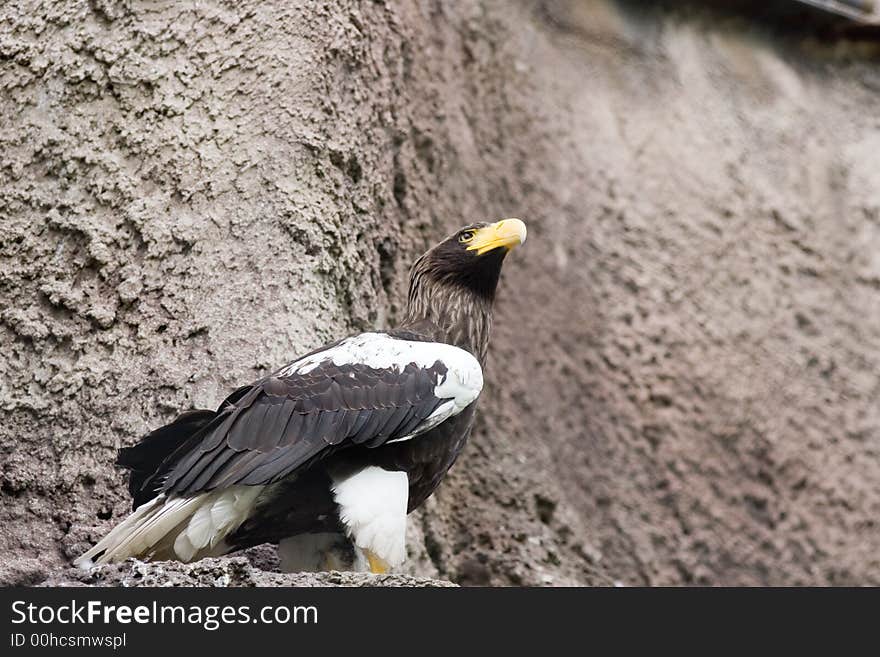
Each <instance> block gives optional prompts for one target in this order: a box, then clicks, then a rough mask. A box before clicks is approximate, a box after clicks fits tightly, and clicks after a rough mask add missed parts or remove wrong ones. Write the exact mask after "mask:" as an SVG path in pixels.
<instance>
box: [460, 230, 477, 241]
mask: <svg viewBox="0 0 880 657" xmlns="http://www.w3.org/2000/svg"><path fill="white" fill-rule="evenodd" d="M474 234H475V233H474V231H472V230H465V231H462V233H461V235H459V236H458V241H459V242H461V243H462V244H466V243H467V242H470V241H471V240H472V239H474Z"/></svg>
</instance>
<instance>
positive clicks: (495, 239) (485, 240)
mask: <svg viewBox="0 0 880 657" xmlns="http://www.w3.org/2000/svg"><path fill="white" fill-rule="evenodd" d="M525 241H526V225H525V224H524V223H523V222H521V221H520V220H519V219H502V220H501V221H499V222H497V223H494V224H492V225H491V226H486V227H485V228H480V229H479V230H477V231H476V232H475V234H474V238H473V239H472V240H471V243H470V244H469V245H468V248H467V250H468V251H476V252H477V255H483V254H484V253H486V252H487V251H491V250H492V249H497V248H502V247H503V248H505V249H507V250H508V251H510V249H512V248H513V247H515V246H517V245H518V244H522V243H523V242H525Z"/></svg>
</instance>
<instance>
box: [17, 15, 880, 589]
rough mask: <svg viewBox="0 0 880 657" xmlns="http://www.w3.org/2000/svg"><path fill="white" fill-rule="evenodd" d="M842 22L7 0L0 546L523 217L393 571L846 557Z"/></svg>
mask: <svg viewBox="0 0 880 657" xmlns="http://www.w3.org/2000/svg"><path fill="white" fill-rule="evenodd" d="M840 50H841V47H838V46H835V47H834V48H832V47H830V46H825V45H822V44H815V43H813V42H812V41H809V40H808V41H801V40H800V39H799V38H798V37H797V36H795V37H785V38H784V39H781V40H779V39H774V38H772V37H770V36H769V35H767V34H763V33H761V32H760V31H756V30H755V29H754V28H753V27H751V26H750V24H749V23H748V22H747V21H745V20H741V21H737V20H734V21H729V20H727V19H726V18H725V20H723V21H716V20H706V19H703V18H697V19H690V18H687V17H685V16H684V15H681V14H676V13H670V12H668V11H665V10H664V11H660V10H657V11H650V12H646V10H644V9H641V8H639V7H638V5H634V4H624V5H616V4H614V3H610V2H599V1H597V2H576V1H574V0H572V1H570V2H525V1H523V2H519V3H506V2H500V1H487V2H457V3H453V2H439V1H438V2H424V3H408V2H407V3H404V2H400V3H398V2H390V1H389V2H355V1H353V0H339V1H337V2H330V3H288V2H268V3H240V2H225V3H224V2H204V1H200V2H170V1H169V2H134V1H130V2H129V1H122V2H111V1H110V0H92V1H91V2H85V1H83V2H57V1H56V2H51V1H46V2H13V3H7V4H5V5H4V6H3V7H2V8H0V63H2V69H0V89H2V97H0V222H2V227H0V300H2V308H0V408H2V413H3V421H2V423H0V455H2V456H0V458H2V464H0V500H2V502H0V504H2V507H0V526H2V527H3V530H2V531H0V551H2V553H3V554H4V555H5V556H4V560H3V562H2V563H0V580H2V581H3V582H6V583H9V582H21V583H36V582H40V581H43V580H45V579H46V578H50V581H51V579H52V577H53V573H56V572H61V571H62V570H63V569H64V568H65V565H66V563H67V561H68V560H69V559H70V558H71V557H73V556H75V555H76V554H78V553H79V552H80V551H81V550H82V549H83V548H84V547H85V546H86V544H87V543H88V542H90V541H94V540H96V539H97V538H98V537H99V535H100V534H102V533H103V532H105V531H106V530H107V529H108V528H109V527H110V526H111V525H112V524H113V523H114V522H116V521H118V520H119V519H120V518H121V517H122V516H123V515H124V514H125V513H126V512H127V506H126V501H125V498H124V495H123V490H124V486H123V477H122V475H121V474H120V473H119V472H116V471H115V470H114V469H113V468H112V466H111V463H112V460H113V456H114V451H115V449H116V448H117V447H119V446H121V445H126V444H130V443H131V442H132V441H133V440H135V439H136V437H137V436H138V435H140V434H142V433H143V432H144V431H146V430H147V429H149V428H151V427H154V426H156V425H158V424H160V423H162V422H164V421H166V420H168V419H169V418H171V417H172V416H173V415H174V414H175V412H176V411H177V410H179V409H181V408H186V407H191V406H212V405H214V404H216V403H217V402H218V401H219V400H220V399H222V397H223V396H224V394H225V392H227V391H228V390H230V389H231V388H233V387H234V386H236V385H238V384H240V383H241V382H243V381H247V380H251V379H253V378H254V377H256V376H258V375H260V374H262V373H265V372H266V371H267V370H269V369H272V368H274V367H275V366H277V365H278V364H280V363H283V362H285V361H286V360H288V359H290V358H291V357H293V356H295V355H296V354H298V353H301V352H303V351H304V350H307V349H309V348H311V347H314V346H316V345H318V344H320V343H322V342H324V341H327V340H329V339H332V338H336V337H339V336H341V335H344V334H346V333H348V332H351V331H355V330H361V329H365V328H371V327H382V326H386V325H387V324H388V323H389V322H393V320H394V318H395V317H396V316H397V315H398V314H399V312H400V303H401V301H402V299H403V291H404V287H405V280H406V271H407V268H408V266H409V264H410V262H411V261H412V259H413V258H414V256H415V255H417V254H418V253H419V252H420V251H421V250H422V249H423V248H424V247H425V246H426V245H427V244H429V243H430V242H432V241H434V240H435V239H436V238H437V237H439V236H441V235H443V234H445V233H446V232H447V231H448V230H451V229H452V228H454V227H456V226H457V225H460V224H461V223H464V222H466V221H470V220H474V219H484V218H500V217H504V216H521V217H523V218H524V219H525V220H526V221H527V222H528V224H529V228H530V241H529V243H528V244H527V245H526V247H525V248H524V249H522V250H521V251H518V252H516V253H515V254H514V256H513V257H511V258H510V260H509V262H508V264H507V266H506V267H505V272H504V277H503V281H502V290H501V294H500V298H499V309H498V316H497V319H496V328H495V335H494V342H493V347H492V353H491V357H490V358H491V362H490V366H489V370H488V372H487V379H488V385H487V389H486V391H485V393H484V397H483V399H482V402H481V405H482V416H481V421H480V425H479V427H478V429H477V431H476V432H475V435H474V438H473V440H472V442H471V444H470V446H469V448H468V450H467V451H466V453H465V454H464V455H463V457H462V459H461V461H460V463H459V464H458V465H457V466H456V468H455V469H454V471H453V473H452V475H451V477H450V478H449V480H448V481H447V482H446V483H445V484H444V486H443V487H442V488H441V490H440V491H439V492H438V494H437V495H436V496H435V497H434V498H432V499H431V500H429V502H428V503H427V504H426V506H425V508H424V509H423V510H421V511H419V512H417V513H416V514H415V515H414V516H413V517H412V522H411V523H410V527H411V531H410V538H411V540H410V543H411V552H412V555H411V557H412V558H411V561H410V563H409V565H408V570H409V572H410V573H412V574H416V575H421V576H429V577H438V576H439V577H441V578H445V579H450V580H452V581H455V582H459V583H463V584H474V583H476V584H481V583H491V584H511V583H513V584H519V583H522V584H576V583H582V584H603V583H610V582H613V581H622V582H625V583H662V584H673V583H691V582H693V583H712V584H715V583H724V584H743V583H747V584H761V583H774V584H795V583H818V584H824V583H863V582H870V583H880V571H878V556H877V555H878V554H880V550H878V548H880V528H878V525H877V523H876V518H877V516H878V511H880V484H878V483H877V482H878V481H880V465H878V461H877V457H878V454H877V451H878V447H880V431H878V428H880V410H878V407H877V405H876V403H875V400H876V397H877V393H878V384H877V379H876V372H877V369H878V367H877V366H878V359H880V358H878V353H880V352H878V346H880V345H878V343H880V328H878V327H880V321H878V320H880V259H878V257H877V255H876V253H877V250H878V246H880V195H878V192H877V190H878V189H880V174H878V172H880V167H878V166H877V164H878V156H877V152H878V150H880V134H878V126H877V122H876V118H874V117H876V116H877V115H878V111H877V110H878V105H880V103H878V99H877V91H876V90H877V89H878V88H880V87H878V82H880V78H878V77H877V74H876V73H875V72H874V71H873V70H872V67H871V66H870V65H869V64H868V63H866V62H865V61H864V58H865V57H867V56H869V55H870V54H871V53H862V52H860V51H855V50H853V49H850V48H849V47H843V48H842V50H843V54H841V53H840ZM252 560H255V562H257V563H259V562H260V560H259V558H254V559H252ZM175 572H177V571H175ZM176 576H178V575H176ZM197 581H198V576H196V575H194V576H193V582H197Z"/></svg>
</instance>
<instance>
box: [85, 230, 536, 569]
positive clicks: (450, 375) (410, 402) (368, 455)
mask: <svg viewBox="0 0 880 657" xmlns="http://www.w3.org/2000/svg"><path fill="white" fill-rule="evenodd" d="M525 239H526V226H525V224H524V223H523V222H522V221H520V220H519V219H504V220H502V221H498V222H496V223H485V222H480V223H474V224H470V225H468V226H465V227H464V228H462V229H460V230H458V231H456V232H455V233H454V234H452V235H450V236H449V237H447V238H446V239H445V240H443V241H442V242H440V243H439V244H437V245H435V246H434V247H432V248H431V249H429V250H428V251H427V252H426V253H425V254H424V255H422V256H421V257H420V258H418V260H416V262H415V264H414V265H413V267H412V269H411V271H410V281H409V295H408V298H407V308H406V312H405V314H404V317H403V321H402V322H401V323H400V324H399V325H398V326H396V327H395V328H392V329H389V330H385V331H372V332H366V333H361V334H359V335H353V336H349V337H346V338H344V339H342V340H339V341H337V342H334V343H332V344H328V345H326V346H323V347H321V348H319V349H316V350H314V351H312V352H310V353H308V354H306V355H304V356H302V357H300V358H298V359H296V360H294V361H293V362H291V363H289V364H287V365H285V366H284V367H281V368H280V369H278V370H276V371H275V372H273V373H272V374H270V375H268V376H266V377H264V378H261V379H259V380H257V381H255V382H254V383H252V384H250V385H246V386H243V387H241V388H238V389H237V390H235V391H234V392H233V393H232V394H230V395H229V396H228V397H227V398H226V400H225V401H224V402H223V403H222V404H221V405H220V407H219V408H218V409H217V410H216V411H212V410H190V411H186V412H184V413H182V414H180V415H179V416H178V417H177V418H176V419H175V420H174V421H173V422H171V423H170V424H167V425H165V426H163V427H161V428H159V429H156V430H155V431H152V432H151V433H148V434H147V435H145V436H144V437H143V438H141V439H140V441H139V442H138V443H137V444H135V445H134V446H132V447H126V448H123V449H120V450H119V452H118V457H117V461H116V463H117V465H119V466H122V467H123V468H126V469H128V471H129V475H128V490H129V492H130V494H131V496H132V501H133V505H132V508H133V512H132V513H131V514H130V515H129V516H128V517H127V518H126V519H124V520H123V521H122V522H120V523H119V524H118V525H117V526H116V527H115V528H113V529H112V530H111V531H110V532H109V533H108V534H107V535H106V536H105V537H104V538H103V539H102V540H101V541H99V542H98V543H97V544H96V545H95V546H94V547H93V548H92V549H90V550H88V551H87V552H86V553H85V554H83V555H82V556H81V557H79V558H78V559H77V560H76V561H75V563H76V564H77V565H79V566H80V567H83V568H90V567H92V566H93V565H95V564H103V563H110V562H118V561H122V560H124V559H127V558H130V557H136V558H140V559H144V560H169V559H173V560H178V561H182V562H191V561H195V560H198V559H202V558H205V557H210V556H220V555H223V554H226V553H229V552H232V551H235V550H239V549H242V548H246V547H250V546H254V545H259V544H262V543H277V544H278V555H279V560H280V564H281V568H282V570H285V571H288V572H295V571H321V570H353V571H362V572H367V571H369V572H373V573H384V572H387V571H389V570H390V569H394V568H397V567H399V566H400V565H401V564H402V563H403V562H404V561H405V559H406V517H407V514H408V513H410V512H411V511H413V510H414V509H416V508H418V507H419V506H420V505H421V504H422V503H423V502H424V501H425V500H426V499H427V498H428V497H429V496H430V495H431V493H433V492H434V490H435V489H436V488H437V486H438V485H439V484H440V481H441V480H442V479H443V477H444V475H445V474H446V472H447V471H448V470H449V468H450V467H452V465H453V464H454V463H455V460H456V458H457V457H458V455H459V454H460V453H461V451H462V448H463V447H464V446H465V443H466V442H467V439H468V436H469V435H470V432H471V427H472V426H473V422H474V411H475V409H476V404H477V399H478V398H479V396H480V392H481V390H482V388H483V365H484V363H485V360H486V352H487V349H488V345H489V332H490V328H491V324H492V306H493V302H494V298H495V291H496V287H497V285H498V280H499V277H500V274H501V266H502V263H503V262H504V258H505V256H506V255H507V253H508V252H509V251H510V250H511V249H513V248H514V247H515V246H517V245H519V244H522V243H523V242H524V241H525Z"/></svg>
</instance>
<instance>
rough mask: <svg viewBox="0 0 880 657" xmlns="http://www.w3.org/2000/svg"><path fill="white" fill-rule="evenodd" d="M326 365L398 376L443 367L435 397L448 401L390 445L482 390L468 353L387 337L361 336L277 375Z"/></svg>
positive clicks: (480, 377)
mask: <svg viewBox="0 0 880 657" xmlns="http://www.w3.org/2000/svg"><path fill="white" fill-rule="evenodd" d="M327 361H332V363H333V364H334V365H336V366H342V365H351V364H361V365H366V366H367V367H372V368H374V369H393V370H395V371H397V372H402V371H403V370H404V369H405V368H406V366H407V365H410V364H415V365H417V366H418V367H421V368H424V369H428V368H430V367H432V366H433V365H434V363H436V362H437V361H440V362H441V363H443V365H444V366H446V374H445V375H444V376H438V380H437V382H436V385H435V386H434V395H435V396H436V397H437V398H438V399H448V400H449V401H448V402H446V403H443V404H441V405H440V406H439V407H437V409H435V410H434V412H433V413H431V415H429V416H428V417H427V418H426V419H425V421H424V422H423V423H422V424H420V425H419V426H418V427H417V428H416V430H415V431H413V432H412V433H410V434H409V435H407V436H403V437H400V438H396V439H395V440H394V441H392V442H396V441H398V440H406V439H408V438H412V437H413V436H417V435H418V434H420V433H424V432H425V431H427V430H428V429H431V428H433V427H435V426H437V425H438V424H440V423H441V422H443V421H444V420H447V419H449V418H450V417H453V416H454V415H458V414H459V413H461V411H462V410H464V409H465V408H466V407H467V406H469V405H470V404H472V403H473V402H474V401H476V399H477V397H479V396H480V392H481V391H482V390H483V369H482V368H481V367H480V362H479V361H478V360H477V359H476V358H475V357H474V355H473V354H471V353H470V352H468V351H466V350H464V349H460V348H459V347H455V346H453V345H450V344H444V343H442V342H418V341H415V340H401V339H398V338H394V337H391V336H390V335H388V334H387V333H361V334H360V335H356V336H353V337H351V338H346V339H345V340H343V341H342V342H340V343H339V344H338V345H336V346H335V347H331V348H330V349H325V350H323V351H319V352H317V353H315V354H312V355H311V356H306V357H305V358H301V359H299V360H297V361H295V362H293V363H291V364H290V365H288V366H287V367H285V368H284V369H282V370H281V371H280V372H279V374H280V375H281V376H290V375H291V374H307V373H308V372H311V371H312V370H313V369H315V368H316V367H318V366H319V365H320V364H321V363H323V362H327Z"/></svg>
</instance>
